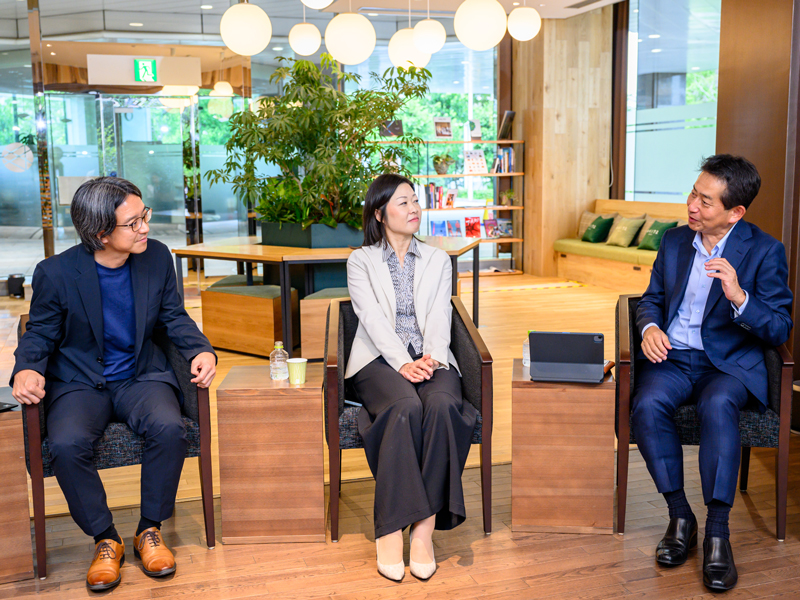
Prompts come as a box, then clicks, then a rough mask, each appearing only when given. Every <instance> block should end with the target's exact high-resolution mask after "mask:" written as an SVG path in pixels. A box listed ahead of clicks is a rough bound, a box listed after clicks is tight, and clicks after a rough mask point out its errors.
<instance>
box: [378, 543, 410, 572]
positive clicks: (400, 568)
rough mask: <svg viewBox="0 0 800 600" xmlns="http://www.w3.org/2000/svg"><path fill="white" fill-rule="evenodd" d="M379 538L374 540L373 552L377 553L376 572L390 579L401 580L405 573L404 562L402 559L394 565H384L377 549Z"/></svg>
mask: <svg viewBox="0 0 800 600" xmlns="http://www.w3.org/2000/svg"><path fill="white" fill-rule="evenodd" d="M379 540H380V538H378V539H377V540H375V552H376V553H377V563H378V573H380V574H381V575H383V576H384V577H386V579H391V580H392V581H402V580H403V577H404V576H405V574H406V563H404V562H403V561H402V560H401V561H400V562H399V563H396V564H394V565H385V564H383V563H382V562H381V558H380V557H381V553H380V551H379V550H378V542H379Z"/></svg>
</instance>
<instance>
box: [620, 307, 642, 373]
mask: <svg viewBox="0 0 800 600" xmlns="http://www.w3.org/2000/svg"><path fill="white" fill-rule="evenodd" d="M640 297H641V295H640V294H624V295H622V296H620V297H619V304H618V305H617V326H618V328H619V329H618V333H619V336H618V344H619V345H618V351H619V358H618V359H617V364H618V365H621V364H623V363H630V362H631V316H632V315H631V312H630V300H631V298H640Z"/></svg>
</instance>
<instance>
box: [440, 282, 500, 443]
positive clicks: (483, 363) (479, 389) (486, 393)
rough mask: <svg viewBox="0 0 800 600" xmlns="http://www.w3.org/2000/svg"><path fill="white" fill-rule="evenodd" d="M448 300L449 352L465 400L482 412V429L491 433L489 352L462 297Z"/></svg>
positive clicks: (491, 399)
mask: <svg viewBox="0 0 800 600" xmlns="http://www.w3.org/2000/svg"><path fill="white" fill-rule="evenodd" d="M451 303H452V306H453V326H452V329H453V336H452V338H451V340H450V351H451V352H452V353H453V356H455V358H456V361H457V362H458V365H459V368H460V369H461V379H462V388H463V390H464V399H465V400H467V401H468V402H469V403H470V404H472V405H473V406H474V407H475V408H476V409H477V410H478V411H479V412H480V413H481V418H482V419H483V430H484V431H485V432H487V433H490V432H491V430H492V414H493V413H492V410H493V408H492V406H493V399H494V381H493V378H492V363H493V359H492V355H491V354H490V353H489V349H488V348H487V347H486V344H485V343H484V341H483V339H482V338H481V335H480V333H479V332H478V329H477V328H476V327H475V324H474V323H473V322H472V319H471V318H470V316H469V314H468V313H467V309H466V308H464V304H463V303H462V302H461V299H460V298H459V297H457V296H453V297H452V298H451ZM459 332H460V335H459ZM487 437H488V436H487Z"/></svg>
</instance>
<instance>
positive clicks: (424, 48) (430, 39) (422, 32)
mask: <svg viewBox="0 0 800 600" xmlns="http://www.w3.org/2000/svg"><path fill="white" fill-rule="evenodd" d="M446 40H447V32H446V31H445V30H444V25H442V24H441V23H439V21H434V20H433V19H425V20H424V21H420V22H419V23H417V24H416V25H414V45H415V46H416V47H417V48H419V50H420V51H421V52H425V53H427V54H435V53H436V52H438V51H439V50H441V49H442V47H443V46H444V43H445V41H446Z"/></svg>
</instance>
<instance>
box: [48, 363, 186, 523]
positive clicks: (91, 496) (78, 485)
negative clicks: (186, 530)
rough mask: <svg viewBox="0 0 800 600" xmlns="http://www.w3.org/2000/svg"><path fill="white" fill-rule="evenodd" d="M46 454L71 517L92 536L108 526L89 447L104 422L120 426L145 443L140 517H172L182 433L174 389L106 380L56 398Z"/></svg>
mask: <svg viewBox="0 0 800 600" xmlns="http://www.w3.org/2000/svg"><path fill="white" fill-rule="evenodd" d="M45 414H46V420H47V431H48V440H49V444H50V455H51V457H52V461H53V471H54V472H55V475H56V478H57V479H58V484H59V485H60V486H61V490H62V491H63V492H64V496H65V497H66V499H67V504H68V505H69V511H70V514H71V515H72V518H73V519H74V520H75V522H76V523H77V524H78V526H79V527H80V528H81V529H82V530H83V531H84V533H86V534H88V535H91V536H95V535H99V534H100V533H102V532H103V531H105V530H106V529H107V528H108V527H110V526H111V524H112V516H111V511H110V510H109V509H108V504H107V502H106V494H105V490H104V489H103V483H102V481H101V480H100V476H99V475H98V473H97V469H96V468H95V467H94V465H93V464H92V456H93V454H94V445H95V444H96V443H97V441H98V440H99V439H100V437H101V436H102V435H103V431H104V430H105V428H106V426H107V425H108V423H110V422H112V421H117V422H121V423H126V424H127V425H128V426H129V427H130V428H131V429H132V430H133V432H134V433H136V434H137V435H139V436H141V437H143V438H144V439H145V445H144V451H143V455H142V475H141V514H142V516H144V517H146V518H148V519H150V520H153V521H164V520H166V519H168V518H169V517H171V516H172V512H173V509H174V506H175V495H176V494H177V491H178V484H179V482H180V477H181V470H182V468H183V460H184V457H185V456H186V447H187V439H186V430H185V428H184V425H183V421H182V420H181V410H180V405H179V404H178V399H177V397H176V392H175V389H174V388H173V387H172V386H171V385H169V384H167V383H163V382H161V381H136V379H126V380H121V381H109V382H108V383H107V384H106V386H105V387H104V389H102V390H98V389H95V388H93V387H90V386H86V387H85V389H79V390H75V391H71V392H68V393H66V394H64V395H62V396H60V397H59V398H57V399H56V400H55V401H54V402H53V403H52V404H51V405H50V406H49V407H48V408H47V410H46V413H45Z"/></svg>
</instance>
